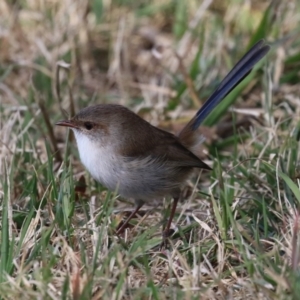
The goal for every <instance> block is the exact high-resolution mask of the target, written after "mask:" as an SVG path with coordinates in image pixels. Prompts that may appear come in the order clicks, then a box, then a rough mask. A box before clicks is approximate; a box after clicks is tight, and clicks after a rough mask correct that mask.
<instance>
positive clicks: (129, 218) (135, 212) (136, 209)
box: [117, 203, 144, 235]
mask: <svg viewBox="0 0 300 300" xmlns="http://www.w3.org/2000/svg"><path fill="white" fill-rule="evenodd" d="M143 205H144V203H139V204H138V205H137V206H136V208H135V210H134V211H133V212H132V213H131V214H130V215H129V217H128V218H127V219H126V221H125V222H124V223H123V224H122V222H121V223H120V225H121V224H122V225H121V226H120V225H119V226H118V229H117V234H118V235H119V234H120V233H122V232H123V231H124V229H125V227H126V226H127V224H128V223H129V221H130V220H131V219H132V218H133V217H134V216H135V215H136V214H137V212H138V211H139V210H140V208H141V207H142V206H143Z"/></svg>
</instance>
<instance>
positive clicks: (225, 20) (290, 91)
mask: <svg viewBox="0 0 300 300" xmlns="http://www.w3.org/2000/svg"><path fill="white" fill-rule="evenodd" d="M262 20H265V21H264V22H262ZM299 21H300V5H299V3H298V2H297V1H296V0H294V1H289V2H288V3H285V2H284V1H282V2H280V1H273V2H272V3H271V2H270V1H263V2H261V1H252V2H251V1H247V2H244V1H230V0H227V1H210V0H205V1H201V3H200V4H199V1H195V0H194V1H188V2H185V1H168V0H164V1H161V0H160V1H156V0H153V1H101V0H94V1H90V2H89V1H83V0H76V1H71V0H65V1H55V0H52V1H44V0H41V1H35V0H23V1H17V2H16V3H14V4H12V3H11V2H10V1H2V2H0V62H1V67H0V74H1V75H0V201H1V235H0V238H1V249H0V251H1V258H0V259H1V260H0V297H1V298H2V299H18V298H19V299H199V297H200V298H201V299H225V298H226V299H243V298H245V297H247V298H248V299H297V295H298V290H299V283H298V282H299V280H298V279H299V278H298V277H299V262H300V259H299V246H300V245H299V241H298V236H299V210H298V207H299V201H300V193H299V188H298V184H299V183H298V181H299V174H298V173H299V170H298V169H299V168H298V157H299V154H298V153H299V151H298V140H299V138H298V137H299V129H300V126H299V113H300V111H299V107H300V105H299V101H300V100H299V64H300V58H299V57H300V52H299V44H300V40H299V34H298V33H299V30H298V24H299ZM261 37H265V38H266V40H268V41H269V42H270V43H271V45H272V53H271V54H270V55H269V56H268V58H267V60H266V61H267V62H265V63H264V64H262V65H260V68H259V70H258V71H257V72H254V73H253V76H252V77H251V78H249V80H248V81H247V82H246V83H245V84H244V85H243V86H242V87H241V88H239V89H237V90H236V91H235V92H234V93H233V94H232V95H231V96H229V97H228V99H227V100H226V101H225V102H224V105H223V107H222V108H218V109H217V110H216V112H214V114H213V116H212V117H211V118H209V119H208V120H207V122H206V125H207V127H205V126H203V128H201V132H202V134H203V135H205V136H206V143H205V144H204V145H203V149H201V152H202V154H201V155H202V156H203V158H205V159H206V160H207V161H208V162H209V163H211V164H212V165H213V169H214V170H213V171H212V172H211V173H204V172H203V174H200V175H201V176H199V178H195V181H193V182H191V184H190V186H191V188H192V189H191V191H192V192H191V193H190V195H189V197H187V198H188V200H187V201H185V202H184V203H181V204H180V205H179V208H178V210H177V213H176V217H175V219H174V224H172V226H173V229H174V230H175V233H174V236H173V238H172V241H171V246H170V248H169V249H166V250H164V251H159V249H158V245H159V244H160V231H161V227H160V225H161V218H162V215H161V210H163V212H165V213H166V212H167V211H168V209H169V202H168V201H166V202H165V203H164V205H163V207H161V208H159V209H158V208H157V209H153V208H151V207H145V208H144V209H143V210H142V211H141V213H140V214H139V216H138V218H136V219H134V220H133V222H132V227H130V228H129V229H128V230H127V231H126V233H125V235H124V236H123V239H118V237H117V236H116V235H115V234H114V230H115V228H116V225H117V224H118V223H119V222H120V220H121V218H122V217H124V216H125V215H126V214H127V213H128V211H129V210H130V209H132V205H131V204H129V203H127V202H126V200H122V199H118V197H117V196H116V195H114V194H113V193H110V192H108V191H107V190H106V189H105V188H104V187H102V186H100V185H98V184H97V183H95V182H94V180H93V179H91V178H90V176H89V175H88V174H87V173H86V172H85V171H84V169H83V167H82V165H81V164H80V162H79V159H78V154H77V150H76V147H75V146H74V142H73V140H72V137H69V136H67V135H66V131H65V130H63V129H60V128H54V127H53V124H55V122H56V121H57V120H59V119H61V118H62V116H63V114H69V115H72V114H74V111H78V110H79V109H80V108H83V107H85V106H88V105H91V104H94V103H119V104H123V105H126V106H127V107H130V108H131V109H132V110H134V111H135V112H137V113H139V114H140V115H141V116H143V117H144V118H145V119H147V120H148V121H150V122H151V123H152V124H154V125H157V126H160V127H163V128H166V129H168V130H170V131H173V132H177V131H178V130H180V128H182V126H183V124H185V123H186V122H187V120H189V119H190V118H191V117H192V116H193V114H194V113H195V112H196V110H197V109H198V108H199V106H200V105H201V104H202V103H203V101H204V100H205V99H206V98H207V96H208V95H209V94H210V93H211V92H212V91H213V89H214V88H215V87H216V85H217V83H218V82H219V81H220V79H221V78H222V77H223V76H224V75H225V74H226V73H227V72H228V70H229V69H230V67H232V65H233V64H234V63H235V62H236V61H237V59H238V58H239V57H241V55H242V54H243V53H244V52H245V49H246V48H247V47H248V46H249V45H250V44H253V43H254V42H255V41H256V40H258V39H260V38H261ZM234 101H235V103H234V105H233V106H231V104H233V102H234ZM230 107H231V112H229V113H228V112H227V113H226V111H228V110H229V108H230ZM196 179H198V181H196ZM199 191H201V192H199Z"/></svg>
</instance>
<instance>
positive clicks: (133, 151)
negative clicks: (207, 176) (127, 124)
mask: <svg viewBox="0 0 300 300" xmlns="http://www.w3.org/2000/svg"><path fill="white" fill-rule="evenodd" d="M138 125H139V128H135V135H138V136H139V138H136V136H135V135H130V136H127V137H126V139H127V142H126V148H125V149H124V148H123V149H122V151H120V152H121V153H122V154H123V155H124V156H127V157H138V156H139V157H146V156H152V157H154V158H157V159H160V158H161V159H162V161H170V162H173V163H174V166H176V167H195V168H201V169H207V170H211V168H210V167H209V166H208V165H207V164H205V163H204V162H203V161H202V160H201V159H199V158H198V157H197V156H196V155H195V154H193V153H192V152H191V151H190V150H188V149H187V148H185V147H184V146H183V145H182V144H181V143H180V141H179V139H178V138H177V137H176V136H175V135H173V134H171V133H169V132H167V131H164V130H161V129H158V128H156V127H154V126H152V125H151V124H149V123H148V122H146V121H144V122H143V123H142V124H141V123H140V122H139V123H138Z"/></svg>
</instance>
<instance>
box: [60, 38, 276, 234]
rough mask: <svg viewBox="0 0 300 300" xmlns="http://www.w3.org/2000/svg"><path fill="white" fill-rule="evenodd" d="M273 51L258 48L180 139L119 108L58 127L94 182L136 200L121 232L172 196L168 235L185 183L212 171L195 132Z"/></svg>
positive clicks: (99, 108) (100, 108)
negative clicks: (67, 132)
mask: <svg viewBox="0 0 300 300" xmlns="http://www.w3.org/2000/svg"><path fill="white" fill-rule="evenodd" d="M269 50H270V46H269V45H267V44H265V42H264V40H261V41H259V42H258V43H257V44H255V45H254V46H253V47H252V48H251V49H250V50H249V51H248V52H247V53H246V54H245V55H244V56H243V58H242V59H241V60H240V61H239V62H238V63H237V64H236V65H235V66H234V68H233V69H232V70H231V71H230V72H229V73H228V74H227V76H226V77H225V78H224V79H223V81H222V82H221V83H220V85H219V86H218V88H217V89H216V90H215V91H214V93H213V94H212V95H211V96H210V97H209V98H208V99H207V101H206V102H205V103H204V105H203V106H202V107H201V108H200V109H199V111H198V112H197V113H196V115H195V116H194V117H193V118H192V119H191V120H190V122H189V123H188V124H187V125H186V126H185V127H184V128H183V130H182V131H181V132H180V133H179V134H178V135H177V136H176V135H173V134H172V133H169V132H167V131H164V130H161V129H159V128H157V127H154V126H152V125H151V124H150V123H148V122H147V121H145V120H144V119H142V118H141V117H139V116H138V115H137V114H135V113H134V112H132V111H130V110H129V109H127V108H125V107H124V106H121V105H115V104H99V105H95V106H90V107H87V108H84V109H82V110H81V111H80V112H79V113H78V114H77V115H75V116H74V117H73V118H72V119H70V120H63V121H59V122H57V123H56V125H60V126H66V127H69V128H71V129H72V130H73V132H74V134H75V138H76V141H77V146H78V150H79V155H80V159H81V162H82V163H83V165H84V166H85V167H86V168H87V170H88V171H89V172H90V174H91V175H92V177H93V178H94V179H95V180H96V181H98V182H100V183H101V184H103V185H104V186H106V187H107V188H108V189H109V190H111V191H117V192H118V193H119V194H120V195H121V196H123V197H125V198H131V199H134V201H135V205H136V207H135V209H134V211H133V212H132V213H131V214H130V215H129V217H128V218H127V220H126V221H125V222H124V223H123V224H122V225H121V226H119V228H118V230H117V234H119V233H121V232H122V231H123V230H124V228H125V227H126V225H127V224H128V222H129V221H130V220H131V218H132V217H133V216H134V215H135V214H136V213H137V212H138V211H139V209H140V208H141V207H142V206H143V205H144V204H145V203H147V204H157V203H159V202H161V201H162V199H163V198H164V197H166V196H171V197H173V205H172V209H171V213H170V216H169V219H168V222H167V225H166V227H165V229H164V230H163V239H166V238H167V237H168V235H169V230H170V226H171V222H172V219H173V217H174V214H175V210H176V206H177V203H178V201H179V199H181V198H182V197H183V196H182V190H183V188H184V186H185V184H186V181H187V179H188V178H189V177H190V176H191V174H192V173H193V171H194V170H195V169H197V168H198V169H206V170H211V168H210V167H209V166H208V165H207V164H205V163H204V162H203V161H202V160H201V159H199V158H198V157H197V155H196V154H195V153H196V152H195V151H194V152H195V153H193V150H194V149H196V148H197V145H198V144H199V143H200V142H201V137H199V133H197V128H198V127H199V126H200V125H201V123H202V122H203V120H204V119H205V118H206V117H207V116H208V114H209V113H210V112H211V111H212V110H213V108H214V107H215V106H216V105H217V104H218V103H220V102H221V100H223V99H224V98H225V97H226V96H227V95H228V94H229V93H230V92H231V91H232V90H233V89H234V88H235V87H236V86H237V85H238V84H239V83H240V82H241V81H242V80H243V79H244V78H245V77H246V76H247V75H248V74H249V73H250V72H251V70H252V68H253V67H254V65H255V64H256V63H257V62H258V61H260V60H261V59H262V58H263V57H264V56H265V55H266V54H267V53H268V51H269Z"/></svg>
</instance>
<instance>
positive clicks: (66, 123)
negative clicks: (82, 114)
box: [55, 120, 78, 128]
mask: <svg viewBox="0 0 300 300" xmlns="http://www.w3.org/2000/svg"><path fill="white" fill-rule="evenodd" d="M55 125H58V126H65V127H70V128H78V126H77V125H76V124H75V123H74V121H72V120H62V121H59V122H57V123H56V124H55Z"/></svg>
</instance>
